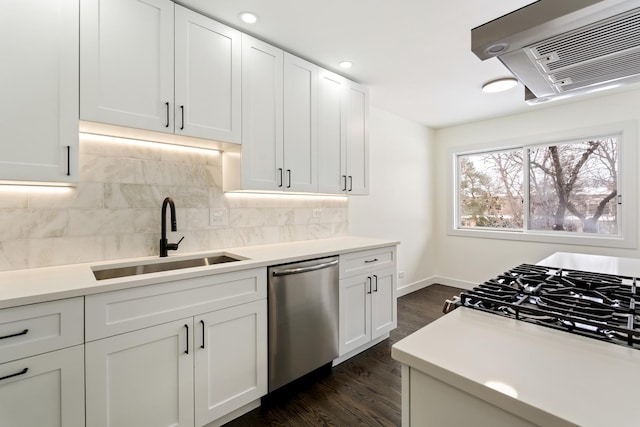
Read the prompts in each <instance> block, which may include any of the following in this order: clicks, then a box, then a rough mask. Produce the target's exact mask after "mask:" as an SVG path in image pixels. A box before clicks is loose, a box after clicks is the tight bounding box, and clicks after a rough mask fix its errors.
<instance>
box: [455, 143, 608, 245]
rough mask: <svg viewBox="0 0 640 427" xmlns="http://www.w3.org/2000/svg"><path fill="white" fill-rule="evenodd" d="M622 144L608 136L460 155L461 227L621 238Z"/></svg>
mask: <svg viewBox="0 0 640 427" xmlns="http://www.w3.org/2000/svg"><path fill="white" fill-rule="evenodd" d="M617 144H618V141H617V139H616V138H615V137H606V138H598V139H592V140H586V141H579V142H567V143H561V144H560V143H559V144H554V145H547V146H540V147H529V148H526V149H525V148H522V149H515V150H502V151H492V152H486V153H477V154H465V155H459V156H458V174H459V175H458V214H459V215H458V226H459V227H462V228H485V229H502V230H513V231H524V230H532V231H550V232H554V231H563V232H575V233H598V234H617V233H618V232H619V229H618V209H617V208H618V205H617V198H616V196H617V195H618V146H617ZM525 164H526V165H527V166H528V170H529V174H528V176H527V177H525V176H524V173H525V172H524V171H525V168H524V165H525ZM525 178H526V179H525ZM526 186H528V190H529V191H528V196H529V200H528V206H529V210H528V212H526V215H525V212H524V209H523V208H524V205H525V204H524V202H525V200H524V197H525V194H527V193H525V192H524V190H523V189H524V188H526Z"/></svg>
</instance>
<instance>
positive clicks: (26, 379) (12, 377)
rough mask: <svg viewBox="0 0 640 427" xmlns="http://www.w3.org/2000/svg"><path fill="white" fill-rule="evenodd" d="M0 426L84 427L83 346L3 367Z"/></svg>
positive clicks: (0, 371)
mask: <svg viewBox="0 0 640 427" xmlns="http://www.w3.org/2000/svg"><path fill="white" fill-rule="evenodd" d="M0 378H2V379H0V425H1V426H11V427H34V426H47V427H82V426H84V346H82V345H78V346H75V347H70V348H66V349H64V350H58V351H53V352H51V353H45V354H41V355H38V356H33V357H28V358H26V359H20V360H17V361H14V362H9V363H5V364H2V365H0Z"/></svg>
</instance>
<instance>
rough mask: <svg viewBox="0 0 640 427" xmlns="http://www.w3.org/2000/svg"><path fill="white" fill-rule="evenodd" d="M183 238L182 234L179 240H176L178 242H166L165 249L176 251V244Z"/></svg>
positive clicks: (178, 244)
mask: <svg viewBox="0 0 640 427" xmlns="http://www.w3.org/2000/svg"><path fill="white" fill-rule="evenodd" d="M183 240H184V236H182V237H181V238H180V240H178V243H167V250H168V251H177V250H178V246H180V243H181V242H182V241H183Z"/></svg>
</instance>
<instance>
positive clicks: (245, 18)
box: [240, 12, 258, 24]
mask: <svg viewBox="0 0 640 427" xmlns="http://www.w3.org/2000/svg"><path fill="white" fill-rule="evenodd" d="M240 19H242V22H245V23H247V24H255V23H256V21H258V16H257V15H256V14H255V13H253V12H242V13H241V14H240Z"/></svg>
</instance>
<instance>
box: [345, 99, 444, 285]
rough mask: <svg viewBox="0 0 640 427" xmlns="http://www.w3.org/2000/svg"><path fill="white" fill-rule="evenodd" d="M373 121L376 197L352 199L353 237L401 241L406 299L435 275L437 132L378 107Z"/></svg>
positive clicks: (373, 191) (400, 268)
mask: <svg viewBox="0 0 640 427" xmlns="http://www.w3.org/2000/svg"><path fill="white" fill-rule="evenodd" d="M370 119H371V120H370V123H371V124H370V134H369V147H370V148H369V164H370V171H371V173H370V176H369V178H370V193H369V195H368V196H353V197H350V198H349V234H351V235H356V236H370V237H379V238H386V239H394V240H400V241H401V244H400V246H398V271H399V272H400V271H404V273H405V277H404V278H402V279H399V280H398V288H399V289H402V288H405V289H404V290H401V292H400V293H401V294H403V293H405V292H407V291H408V290H410V289H415V288H416V287H417V286H420V285H421V284H422V283H424V281H425V280H427V279H428V278H430V277H431V276H432V275H433V274H434V266H435V256H436V254H435V253H434V248H435V246H434V242H433V230H434V221H433V209H432V207H433V203H432V201H433V199H434V179H435V176H434V172H433V167H432V164H433V156H434V144H433V131H432V130H430V129H429V128H427V127H425V126H423V125H420V124H418V123H416V122H412V121H409V120H406V119H403V118H400V117H398V116H395V115H393V114H391V113H387V112H385V111H382V110H378V109H376V108H371V110H370ZM412 285H413V286H412Z"/></svg>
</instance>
